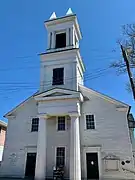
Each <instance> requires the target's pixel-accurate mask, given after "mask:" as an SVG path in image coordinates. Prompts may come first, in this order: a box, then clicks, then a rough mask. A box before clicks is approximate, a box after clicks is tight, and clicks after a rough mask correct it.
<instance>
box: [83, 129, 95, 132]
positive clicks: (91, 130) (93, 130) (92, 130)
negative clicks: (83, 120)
mask: <svg viewBox="0 0 135 180" xmlns="http://www.w3.org/2000/svg"><path fill="white" fill-rule="evenodd" d="M84 131H90V132H97V129H84Z"/></svg>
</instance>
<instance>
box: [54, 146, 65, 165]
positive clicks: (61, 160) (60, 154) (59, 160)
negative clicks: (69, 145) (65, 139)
mask: <svg viewBox="0 0 135 180" xmlns="http://www.w3.org/2000/svg"><path fill="white" fill-rule="evenodd" d="M64 165H65V148H64V147H58V148H57V152H56V166H57V167H58V166H64Z"/></svg>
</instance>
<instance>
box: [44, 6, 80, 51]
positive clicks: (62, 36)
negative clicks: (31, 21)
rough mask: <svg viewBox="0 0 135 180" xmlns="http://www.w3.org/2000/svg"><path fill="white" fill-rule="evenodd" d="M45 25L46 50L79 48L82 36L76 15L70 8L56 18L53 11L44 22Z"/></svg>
mask: <svg viewBox="0 0 135 180" xmlns="http://www.w3.org/2000/svg"><path fill="white" fill-rule="evenodd" d="M45 26H46V29H47V32H48V48H47V51H48V52H52V51H58V50H63V49H69V48H79V41H80V39H81V38H82V36H81V31H80V28H79V24H78V20H77V17H76V15H75V14H73V12H72V10H71V8H69V9H68V11H67V13H66V16H64V17H59V18H57V17H56V14H55V12H53V13H52V15H51V17H50V19H49V20H48V21H46V22H45Z"/></svg>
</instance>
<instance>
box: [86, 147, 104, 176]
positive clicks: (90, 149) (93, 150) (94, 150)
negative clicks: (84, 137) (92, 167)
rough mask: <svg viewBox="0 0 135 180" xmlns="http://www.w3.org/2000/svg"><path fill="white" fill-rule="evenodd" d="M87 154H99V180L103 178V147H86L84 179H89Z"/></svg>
mask: <svg viewBox="0 0 135 180" xmlns="http://www.w3.org/2000/svg"><path fill="white" fill-rule="evenodd" d="M87 153H97V156H98V169H99V179H101V177H102V160H101V147H99V146H98V147H84V148H83V160H84V161H83V162H84V178H86V179H87V159H86V154H87Z"/></svg>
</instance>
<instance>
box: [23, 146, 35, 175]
mask: <svg viewBox="0 0 135 180" xmlns="http://www.w3.org/2000/svg"><path fill="white" fill-rule="evenodd" d="M27 153H36V154H37V147H36V146H26V147H25V159H24V176H23V177H25V170H26V163H27ZM35 168H36V167H35Z"/></svg>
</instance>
